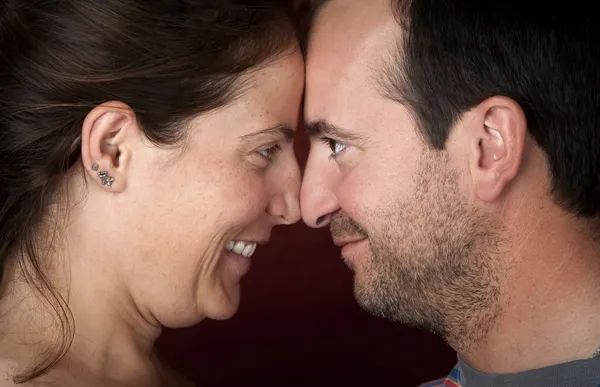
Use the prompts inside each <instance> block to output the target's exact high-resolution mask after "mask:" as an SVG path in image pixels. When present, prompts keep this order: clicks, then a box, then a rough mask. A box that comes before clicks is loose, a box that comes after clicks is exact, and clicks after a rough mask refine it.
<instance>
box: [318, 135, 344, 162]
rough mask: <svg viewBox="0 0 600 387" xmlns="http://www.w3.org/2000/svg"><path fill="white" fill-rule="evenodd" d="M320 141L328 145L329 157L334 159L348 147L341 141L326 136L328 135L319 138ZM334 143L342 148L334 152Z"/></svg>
mask: <svg viewBox="0 0 600 387" xmlns="http://www.w3.org/2000/svg"><path fill="white" fill-rule="evenodd" d="M321 141H322V142H323V144H325V145H327V146H328V147H329V149H330V150H331V154H330V155H329V158H330V159H335V158H336V157H337V156H338V155H339V154H340V153H342V152H343V151H344V150H346V148H347V147H348V146H347V145H346V144H344V143H343V142H340V141H336V140H334V139H332V138H328V137H323V138H321ZM336 144H339V145H341V146H342V147H343V148H342V149H341V150H338V151H337V152H336V151H335V148H336Z"/></svg>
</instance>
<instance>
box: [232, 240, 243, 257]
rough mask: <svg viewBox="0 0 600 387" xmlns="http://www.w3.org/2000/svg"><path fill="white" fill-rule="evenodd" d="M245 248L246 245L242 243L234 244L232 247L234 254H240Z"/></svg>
mask: <svg viewBox="0 0 600 387" xmlns="http://www.w3.org/2000/svg"><path fill="white" fill-rule="evenodd" d="M245 247H246V244H245V243H244V242H236V243H235V246H233V252H234V253H236V254H241V253H242V251H244V248H245Z"/></svg>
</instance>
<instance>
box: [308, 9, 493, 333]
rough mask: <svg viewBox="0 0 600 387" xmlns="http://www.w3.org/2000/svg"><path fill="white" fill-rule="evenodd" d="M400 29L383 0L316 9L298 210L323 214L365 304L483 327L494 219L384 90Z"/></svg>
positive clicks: (403, 316)
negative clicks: (468, 320)
mask: <svg viewBox="0 0 600 387" xmlns="http://www.w3.org/2000/svg"><path fill="white" fill-rule="evenodd" d="M401 33H402V32H401V29H400V27H399V26H398V24H397V23H396V21H395V20H394V17H393V14H392V11H391V6H390V4H389V1H387V0H376V1H369V2H365V1H363V0H334V1H332V2H331V3H328V4H327V5H326V6H325V7H324V8H323V9H322V11H321V12H320V13H319V16H318V17H317V19H316V20H315V24H314V27H313V31H312V34H311V38H310V43H309V49H308V54H307V84H306V101H305V112H304V114H305V119H306V122H307V130H308V131H309V134H310V135H311V151H310V154H309V158H308V163H307V167H306V171H305V177H304V181H303V185H302V190H301V205H302V216H303V218H304V221H305V222H306V223H307V224H308V225H310V226H313V227H321V226H324V225H327V224H329V226H330V229H331V233H332V236H333V239H334V243H336V244H337V245H340V246H343V248H342V256H343V258H344V260H345V261H346V262H347V264H348V265H349V266H350V267H351V268H352V269H353V271H354V272H355V282H354V292H355V296H356V298H357V300H358V302H359V303H360V304H361V305H362V306H363V307H364V308H366V309H367V310H369V311H371V312H372V313H374V314H376V315H380V316H383V317H387V318H391V319H394V320H398V321H402V322H405V323H409V324H412V325H417V326H421V327H425V328H428V329H430V330H433V331H435V332H438V333H441V334H443V335H445V336H446V337H448V336H449V335H450V336H455V335H458V336H460V332H448V330H449V329H454V328H452V327H454V326H456V325H458V326H460V325H461V324H455V323H454V322H453V321H451V320H452V319H460V318H461V316H464V315H465V314H466V315H467V316H468V315H469V311H477V313H476V315H477V316H478V317H477V319H479V321H473V324H476V325H478V326H481V327H484V326H485V325H486V324H485V323H486V322H487V321H491V320H492V318H493V317H494V316H495V315H496V314H497V310H496V307H495V305H497V302H496V301H497V300H496V298H497V297H498V293H499V292H498V287H499V278H498V270H497V269H496V267H495V264H494V262H493V259H492V258H490V256H489V254H487V253H486V252H487V251H488V250H489V249H493V248H496V247H497V245H498V242H499V238H498V232H497V231H498V230H497V226H496V224H497V222H494V221H493V219H491V218H490V216H488V215H486V214H485V213H484V212H483V211H482V210H480V209H478V208H477V206H476V205H475V204H474V203H473V201H471V200H469V199H468V196H467V195H465V194H463V191H464V188H463V187H464V185H465V184H468V183H467V181H468V178H467V177H466V176H464V175H466V174H465V173H464V172H461V167H460V165H461V162H460V160H457V157H454V156H453V155H451V154H450V153H449V152H447V151H445V150H443V151H440V150H434V149H431V147H429V146H428V145H426V143H425V142H424V141H423V139H422V137H421V136H420V135H419V134H418V132H417V126H416V124H415V122H414V120H413V118H412V116H411V114H410V111H409V110H408V109H407V107H405V106H403V105H402V104H399V103H397V102H394V101H391V100H389V99H386V98H384V97H383V94H384V93H383V90H382V88H381V87H380V83H379V81H380V79H381V78H380V77H381V76H382V74H383V69H384V68H385V66H390V65H392V64H394V63H393V62H392V59H393V58H395V55H397V53H396V48H397V42H399V37H400V35H401ZM398 67H399V66H397V65H395V66H394V67H390V68H391V69H394V71H398V70H397V68H398ZM481 311H484V313H483V315H484V316H481V315H482V312H481ZM473 315H475V313H473ZM484 333H485V332H479V333H478V334H484ZM470 334H471V335H472V334H473V332H470ZM457 344H458V343H457Z"/></svg>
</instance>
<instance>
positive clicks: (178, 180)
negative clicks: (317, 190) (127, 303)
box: [109, 51, 304, 327]
mask: <svg viewBox="0 0 600 387" xmlns="http://www.w3.org/2000/svg"><path fill="white" fill-rule="evenodd" d="M249 81H250V83H248V84H247V91H246V92H245V93H244V94H243V95H242V96H241V97H240V98H238V99H237V100H236V101H235V102H233V103H232V104H230V105H228V106H226V107H223V108H221V109H219V110H217V111H214V112H212V113H208V114H206V115H203V116H201V117H198V118H196V119H194V120H193V121H192V122H190V124H189V137H188V139H187V141H186V143H185V146H184V148H183V149H165V148H160V147H154V146H151V145H150V144H149V143H147V142H146V145H145V146H144V147H141V148H140V149H136V150H134V151H133V152H132V158H131V163H130V164H131V165H130V171H129V173H128V181H127V189H126V190H125V191H124V192H122V193H121V194H119V195H115V197H116V199H115V200H121V201H123V203H121V205H120V207H121V208H125V214H123V215H124V216H123V218H122V220H121V223H120V224H119V225H118V226H117V227H116V229H114V230H112V231H109V232H111V233H113V238H111V239H112V240H114V238H115V237H116V238H117V239H120V242H118V243H119V244H118V245H117V247H116V248H118V249H119V254H118V255H119V257H120V258H119V259H121V260H122V261H121V262H119V263H118V265H120V267H119V270H118V272H119V273H120V274H119V275H120V276H122V277H123V281H124V282H125V285H126V287H127V289H128V291H129V292H130V294H131V297H132V298H133V302H134V303H135V305H136V306H137V307H138V308H139V309H140V310H141V311H142V312H143V313H147V314H149V315H151V316H153V317H154V318H156V320H157V321H158V322H159V323H161V324H162V325H164V326H167V327H181V326H186V325H191V324H195V323H197V322H198V321H199V320H200V319H201V318H204V317H208V318H212V319H224V318H229V317H231V316H232V315H233V314H234V313H235V311H236V310H237V307H238V303H239V297H240V295H239V293H240V284H239V283H240V279H241V278H242V276H243V275H244V274H245V273H247V272H248V270H249V269H250V263H251V261H252V254H253V253H254V252H255V250H256V249H257V245H258V249H260V245H261V244H265V243H267V242H268V240H269V237H270V234H271V229H272V228H273V226H276V225H281V224H290V223H295V222H297V221H298V220H299V219H300V208H299V203H298V191H299V187H300V171H299V167H298V164H297V161H296V158H295V155H294V151H293V143H292V136H293V135H294V132H295V130H296V126H297V123H298V119H299V111H300V103H301V98H302V91H303V86H304V63H303V59H302V56H301V54H300V53H299V52H297V51H296V52H294V53H291V54H289V55H285V56H283V57H282V58H280V59H277V60H276V61H274V62H272V63H271V64H269V65H268V66H266V67H264V68H263V69H261V70H259V71H256V72H254V73H252V74H251V75H250V78H249ZM117 234H118V235H117ZM232 250H233V251H232ZM282 258H284V257H282Z"/></svg>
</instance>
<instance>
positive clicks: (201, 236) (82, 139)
mask: <svg viewBox="0 0 600 387" xmlns="http://www.w3.org/2000/svg"><path fill="white" fill-rule="evenodd" d="M282 4H283V3H282V2H279V1H275V0H274V1H269V0H261V1H255V0H254V1H249V0H248V1H245V0H229V1H208V0H205V1H202V0H177V1H175V0H172V1H171V0H167V1H165V0H107V1H103V2H81V1H76V0H65V1H61V2H58V3H57V2H55V1H50V0H48V1H46V0H39V1H36V2H35V7H33V6H30V3H29V2H26V1H21V0H9V1H3V2H2V5H1V6H0V51H1V52H2V55H1V56H0V279H1V282H0V384H2V385H3V386H4V385H9V386H10V385H14V384H21V383H24V384H25V385H28V384H31V385H33V383H35V384H36V385H37V383H42V384H43V383H47V384H52V385H60V386H67V387H68V386H105V385H111V386H120V385H136V386H138V385H143V386H162V385H182V384H185V382H183V381H182V380H181V378H180V377H179V376H177V375H175V374H174V373H173V372H172V371H171V370H169V369H167V367H165V366H163V365H162V364H161V362H160V361H158V359H157V358H156V356H155V355H154V342H155V340H156V339H157V338H158V336H159V335H160V333H161V330H162V328H163V327H171V328H175V327H184V326H190V325H193V324H196V323H198V322H199V321H201V320H202V319H205V318H209V319H226V318H229V317H231V316H232V315H233V314H234V313H235V312H236V310H237V307H238V303H239V281H240V279H241V277H242V276H243V275H244V274H245V273H246V272H247V271H248V270H249V269H250V263H251V262H250V259H251V257H252V254H253V253H254V251H255V250H256V248H257V245H260V244H265V243H267V242H268V241H269V238H270V234H271V230H272V228H273V227H274V226H276V225H285V224H291V223H295V222H296V221H298V220H299V217H300V212H299V205H298V199H297V196H298V190H299V184H300V173H299V169H298V165H297V162H296V159H295V156H294V152H293V145H292V139H293V137H294V132H295V128H296V125H297V122H298V114H299V107H300V100H301V96H302V89H303V84H304V65H303V59H302V55H301V53H300V50H299V48H298V43H297V40H296V34H295V30H294V28H293V25H292V23H291V21H290V18H289V10H288V9H287V8H286V7H284V6H283V5H282Z"/></svg>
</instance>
